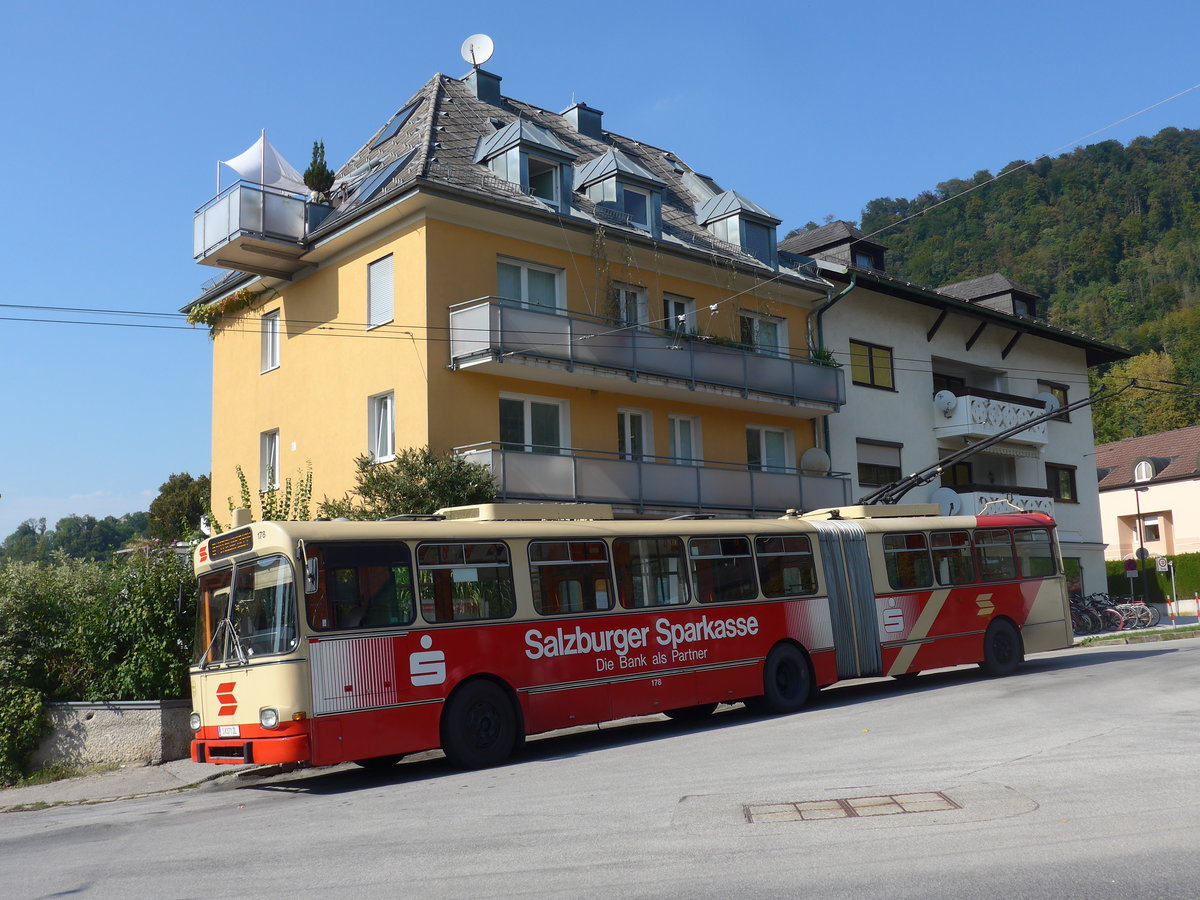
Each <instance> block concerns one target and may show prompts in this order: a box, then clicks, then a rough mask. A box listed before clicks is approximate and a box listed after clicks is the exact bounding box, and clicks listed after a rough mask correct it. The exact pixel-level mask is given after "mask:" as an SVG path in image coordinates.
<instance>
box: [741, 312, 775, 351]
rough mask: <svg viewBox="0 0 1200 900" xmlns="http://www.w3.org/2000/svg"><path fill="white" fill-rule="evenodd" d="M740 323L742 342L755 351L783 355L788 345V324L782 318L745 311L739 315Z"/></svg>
mask: <svg viewBox="0 0 1200 900" xmlns="http://www.w3.org/2000/svg"><path fill="white" fill-rule="evenodd" d="M738 325H739V327H740V329H741V339H742V343H743V344H745V345H746V346H747V347H752V348H753V349H754V352H755V353H769V354H770V355H771V356H782V355H783V350H784V348H785V347H786V346H787V325H786V323H785V322H784V321H783V320H782V319H776V318H773V317H772V316H764V315H760V314H758V313H752V312H745V311H743V312H741V313H740V314H739V315H738Z"/></svg>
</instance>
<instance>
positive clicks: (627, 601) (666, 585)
mask: <svg viewBox="0 0 1200 900" xmlns="http://www.w3.org/2000/svg"><path fill="white" fill-rule="evenodd" d="M613 561H614V562H615V563H616V568H617V589H618V592H619V594H620V597H621V605H622V606H623V607H625V608H626V609H642V608H644V607H647V606H675V605H682V604H684V603H687V602H688V588H687V579H685V578H684V575H683V572H684V557H683V541H682V540H680V539H679V538H675V537H664V538H617V539H616V540H614V541H613Z"/></svg>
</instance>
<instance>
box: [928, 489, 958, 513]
mask: <svg viewBox="0 0 1200 900" xmlns="http://www.w3.org/2000/svg"><path fill="white" fill-rule="evenodd" d="M929 499H930V500H932V501H933V502H934V503H936V504H937V505H938V506H940V507H941V508H942V515H943V516H957V515H959V514H960V513H962V508H963V502H962V497H960V496H958V492H957V491H955V490H954V488H948V487H940V488H938V489H937V490H936V491H934V492H933V496H932V497H930V498H929Z"/></svg>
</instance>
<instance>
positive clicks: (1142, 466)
mask: <svg viewBox="0 0 1200 900" xmlns="http://www.w3.org/2000/svg"><path fill="white" fill-rule="evenodd" d="M1153 477H1154V463H1152V462H1150V460H1148V459H1143V460H1142V461H1141V462H1139V463H1138V464H1137V465H1136V466H1134V467H1133V480H1134V481H1149V480H1150V479H1151V478H1153Z"/></svg>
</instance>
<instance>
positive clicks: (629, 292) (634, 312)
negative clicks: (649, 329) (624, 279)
mask: <svg viewBox="0 0 1200 900" xmlns="http://www.w3.org/2000/svg"><path fill="white" fill-rule="evenodd" d="M613 300H614V301H615V303H616V313H617V319H618V320H619V321H620V322H621V323H622V324H623V325H627V326H640V327H643V328H644V327H645V326H646V325H647V324H648V323H649V320H650V310H649V308H648V306H647V303H646V289H645V288H644V287H639V286H637V285H635V284H614V285H613Z"/></svg>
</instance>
